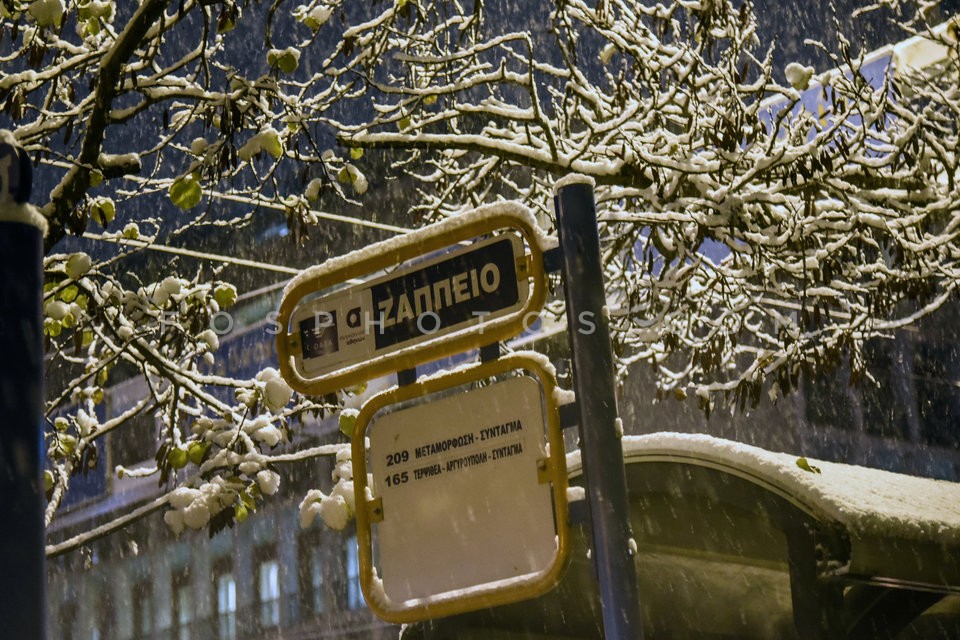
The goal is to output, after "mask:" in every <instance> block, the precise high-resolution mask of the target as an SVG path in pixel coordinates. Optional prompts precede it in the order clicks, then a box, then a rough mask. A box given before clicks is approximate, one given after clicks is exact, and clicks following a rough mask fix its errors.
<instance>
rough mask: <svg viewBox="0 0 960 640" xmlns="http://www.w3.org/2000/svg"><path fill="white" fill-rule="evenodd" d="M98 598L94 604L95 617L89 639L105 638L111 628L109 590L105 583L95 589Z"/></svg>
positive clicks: (111, 613) (105, 639) (104, 639)
mask: <svg viewBox="0 0 960 640" xmlns="http://www.w3.org/2000/svg"><path fill="white" fill-rule="evenodd" d="M97 593H98V597H99V600H97V603H96V605H95V606H94V611H95V612H96V613H95V617H94V620H93V628H92V629H91V631H90V640H107V638H108V637H109V634H110V629H112V628H113V607H112V606H111V602H110V595H109V594H110V591H109V589H108V588H107V586H106V585H105V584H103V585H101V588H100V589H97Z"/></svg>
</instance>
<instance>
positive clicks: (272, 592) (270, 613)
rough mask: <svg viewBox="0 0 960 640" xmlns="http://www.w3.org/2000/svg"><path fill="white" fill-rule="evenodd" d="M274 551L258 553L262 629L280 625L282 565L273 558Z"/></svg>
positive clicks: (258, 583)
mask: <svg viewBox="0 0 960 640" xmlns="http://www.w3.org/2000/svg"><path fill="white" fill-rule="evenodd" d="M271 553H272V550H261V551H259V552H258V553H257V555H258V556H259V557H260V561H259V563H258V564H257V601H258V603H259V605H260V626H261V628H264V629H266V628H269V627H276V626H277V625H279V624H280V563H279V562H277V559H276V558H275V557H271Z"/></svg>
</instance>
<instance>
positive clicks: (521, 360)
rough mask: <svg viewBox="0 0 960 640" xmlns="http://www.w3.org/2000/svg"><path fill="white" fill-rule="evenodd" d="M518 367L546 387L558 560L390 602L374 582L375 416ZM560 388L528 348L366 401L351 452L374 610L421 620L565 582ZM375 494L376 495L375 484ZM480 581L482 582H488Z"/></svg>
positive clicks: (363, 582) (548, 474) (365, 585)
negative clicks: (472, 589) (493, 585)
mask: <svg viewBox="0 0 960 640" xmlns="http://www.w3.org/2000/svg"><path fill="white" fill-rule="evenodd" d="M517 370H524V371H528V372H530V373H532V374H534V376H535V377H536V378H538V379H539V381H540V384H541V385H542V389H543V395H544V404H545V406H546V418H547V424H546V426H547V442H548V443H549V445H550V454H549V457H548V458H547V459H546V468H544V469H541V470H540V480H541V482H542V483H546V482H550V483H552V486H553V504H554V515H555V518H556V526H557V555H556V557H555V558H554V561H553V563H552V564H551V565H550V567H549V568H548V569H547V570H546V571H544V572H543V573H542V574H541V575H540V576H539V577H537V578H536V579H534V580H531V581H529V582H522V583H518V584H514V585H508V586H506V587H501V588H498V589H495V590H490V591H477V592H476V593H472V594H467V595H461V596H459V597H452V598H449V599H445V600H440V601H437V602H433V603H424V602H421V603H418V604H416V605H413V606H407V607H404V608H398V609H394V608H389V606H388V603H386V602H383V601H382V599H381V597H379V596H378V595H376V594H377V593H382V591H379V592H378V591H377V590H376V589H375V586H374V583H375V580H376V575H375V572H374V566H373V531H372V525H373V524H374V523H375V522H377V521H379V520H381V519H382V512H381V509H380V502H379V500H378V499H377V497H376V496H373V497H372V499H371V500H368V499H367V488H368V485H367V458H366V453H367V451H366V433H367V428H368V427H369V426H370V422H371V420H372V419H373V417H374V416H375V415H376V414H377V412H378V411H380V410H381V409H383V408H385V407H387V406H389V405H392V404H397V403H400V402H406V401H408V400H412V399H415V398H418V397H422V396H426V395H428V394H433V393H437V392H440V391H444V390H447V389H452V388H454V387H458V386H462V385H466V384H470V383H471V382H477V381H479V380H483V379H485V378H489V377H492V376H497V375H502V374H504V373H508V372H511V371H517ZM556 388H557V381H556V377H555V375H554V373H553V370H552V367H549V366H545V365H544V363H543V362H542V361H541V359H540V358H536V357H533V356H531V355H529V354H525V353H515V354H511V355H507V356H504V357H502V358H499V359H497V360H493V361H490V362H484V363H480V364H477V365H473V366H470V367H468V368H464V369H460V370H458V371H454V372H451V373H447V374H443V375H441V376H437V377H432V378H425V379H423V380H420V381H417V382H415V383H413V384H410V385H405V386H402V387H394V388H392V389H388V390H387V391H384V392H382V393H380V394H378V395H376V396H374V397H373V398H371V399H370V400H368V401H367V402H366V403H365V404H364V405H363V407H362V408H361V409H360V413H359V415H358V416H357V421H356V425H355V427H354V432H353V436H352V438H351V454H352V459H353V482H354V495H355V496H356V518H357V545H358V547H359V549H358V550H359V553H358V556H359V564H360V587H361V589H362V591H363V595H364V598H365V599H366V601H367V605H368V606H369V607H370V610H371V611H373V613H374V614H376V615H377V616H378V617H380V618H381V619H383V620H385V621H387V622H391V623H397V624H400V623H408V622H419V621H422V620H428V619H431V618H440V617H445V616H450V615H454V614H457V613H465V612H468V611H475V610H477V609H485V608H488V607H495V606H499V605H504V604H510V603H513V602H518V601H520V600H525V599H527V598H533V597H536V596H538V595H541V594H543V593H546V592H547V591H549V590H551V589H553V588H554V587H555V586H556V585H557V584H558V583H559V581H560V576H561V574H562V572H563V569H564V568H565V566H566V562H567V557H568V555H569V550H570V532H569V524H568V522H567V513H568V511H567V462H566V454H565V451H564V444H563V433H562V430H561V428H560V415H559V409H558V406H557V401H556V397H555V394H554V390H555V389H556ZM370 494H371V496H372V490H371V491H370ZM477 586H478V587H482V586H483V585H477ZM438 595H439V594H438Z"/></svg>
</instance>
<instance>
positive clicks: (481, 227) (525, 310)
mask: <svg viewBox="0 0 960 640" xmlns="http://www.w3.org/2000/svg"><path fill="white" fill-rule="evenodd" d="M497 231H512V232H514V233H518V234H519V235H520V236H521V237H522V238H523V240H524V241H525V244H526V246H527V247H529V249H530V253H529V254H527V255H526V256H524V257H521V258H520V260H522V261H523V263H524V266H523V268H522V269H518V270H517V271H518V273H517V275H518V278H529V279H532V281H533V287H532V288H531V290H530V293H529V296H528V298H527V300H526V302H525V303H524V304H523V306H522V308H520V309H519V310H517V311H513V312H511V313H509V314H507V315H505V316H503V317H499V318H495V319H492V320H489V321H487V322H484V323H483V324H482V327H483V330H482V331H477V330H475V327H465V328H463V329H460V330H457V331H455V332H453V333H450V334H446V335H443V336H437V337H436V338H434V339H430V340H427V341H424V342H422V343H419V344H417V345H412V346H410V347H404V348H401V349H399V350H398V351H396V352H393V353H384V354H382V355H379V356H376V357H374V358H371V359H368V360H364V361H361V362H354V363H345V364H344V365H343V367H342V368H340V369H338V370H336V371H333V372H330V373H326V374H323V375H319V376H317V377H313V378H309V377H304V375H303V374H302V373H301V372H300V371H298V370H297V367H296V366H295V356H296V351H297V350H299V349H300V347H301V345H300V337H299V335H297V332H296V331H291V320H292V318H293V315H294V313H295V312H296V310H297V308H298V306H299V305H300V304H301V303H302V302H303V301H304V300H305V299H306V298H307V297H308V296H310V295H311V294H314V293H318V292H323V291H328V290H331V291H332V290H333V289H334V288H335V287H336V286H337V285H340V284H342V283H344V282H348V281H351V280H354V279H356V278H363V277H370V276H371V275H372V274H375V273H378V272H381V271H386V270H389V269H392V268H394V267H396V266H398V265H402V264H404V263H407V262H409V261H411V260H413V259H415V258H418V257H420V256H423V255H426V254H430V253H432V252H435V251H440V250H442V249H445V248H448V247H453V246H455V245H458V244H460V243H465V242H469V241H471V240H473V239H476V238H480V237H482V236H485V235H489V234H493V233H495V232H497ZM544 244H545V238H544V235H543V232H542V231H541V230H540V229H539V227H537V225H536V220H535V219H534V217H533V215H532V214H531V213H530V211H529V210H528V209H527V208H526V207H524V206H522V205H520V204H519V203H515V202H503V203H496V204H495V205H488V206H485V207H480V208H478V209H476V210H474V211H471V212H469V213H466V214H463V215H460V216H457V217H456V218H451V219H449V220H446V221H443V222H440V223H436V224H434V225H430V226H428V227H424V228H422V229H418V230H417V231H414V232H411V233H409V234H406V235H403V236H397V237H395V238H391V239H389V240H386V241H384V242H381V243H378V244H376V245H372V246H370V247H367V248H366V249H365V250H363V251H360V252H356V253H355V254H348V255H346V256H341V257H338V258H333V259H331V260H328V261H327V262H325V263H324V264H322V265H320V266H318V267H314V268H313V269H309V270H307V271H305V272H304V273H303V274H301V275H300V276H297V277H296V278H294V280H292V281H291V282H290V284H289V285H287V289H286V290H285V292H284V296H283V300H282V301H281V303H280V308H279V311H278V315H277V322H278V323H279V324H280V326H281V327H282V329H281V330H280V331H279V332H278V334H277V338H276V347H277V355H278V359H279V365H280V374H281V376H282V377H283V378H284V380H286V381H287V383H288V384H289V385H290V386H291V387H293V388H294V389H295V390H297V391H299V392H301V393H305V394H310V395H323V394H326V393H331V392H333V391H337V390H339V389H343V388H346V387H350V386H355V385H357V384H360V383H362V382H364V381H366V380H370V379H373V378H376V377H378V376H382V375H386V374H389V373H393V372H395V371H401V370H404V369H411V368H413V367H416V366H417V365H419V364H423V363H426V362H432V361H434V360H439V359H440V358H443V357H445V356H448V355H452V354H456V353H462V352H464V351H469V350H471V349H477V348H479V347H481V346H483V345H486V344H491V343H493V342H499V341H503V340H507V339H509V338H511V337H513V336H516V335H519V334H521V333H522V332H523V329H524V328H525V324H524V323H525V321H528V320H529V314H530V313H537V312H539V311H540V310H541V309H542V308H543V305H544V302H545V301H546V295H547V278H546V274H545V272H544V267H543V247H544Z"/></svg>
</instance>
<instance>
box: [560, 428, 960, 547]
mask: <svg viewBox="0 0 960 640" xmlns="http://www.w3.org/2000/svg"><path fill="white" fill-rule="evenodd" d="M623 451H624V458H625V460H626V462H627V464H628V465H629V464H630V463H631V462H638V461H640V460H642V459H643V458H650V457H656V458H658V459H671V460H676V461H677V462H683V461H684V460H687V461H690V462H693V463H697V462H699V463H707V464H711V465H716V466H718V467H722V468H726V469H728V470H730V471H731V472H734V473H738V474H740V475H744V476H746V477H748V478H750V479H752V480H753V481H755V482H757V481H758V482H761V483H763V484H766V485H768V486H769V487H770V488H771V489H773V490H775V491H777V492H778V493H782V494H783V495H784V497H787V498H788V499H790V500H791V501H792V502H795V503H798V504H799V505H800V506H801V507H802V508H804V509H805V510H806V511H808V512H810V513H811V514H813V515H814V516H816V517H818V518H821V519H822V518H829V519H831V520H834V521H836V522H838V523H839V524H841V525H843V526H844V527H845V528H846V529H847V531H848V532H849V533H850V534H851V535H853V536H856V537H883V538H897V539H905V540H914V541H930V542H938V543H944V544H960V483H955V482H947V481H944V480H933V479H930V478H920V477H916V476H908V475H904V474H900V473H893V472H890V471H882V470H879V469H871V468H867V467H860V466H854V465H848V464H841V463H836V462H826V461H820V460H814V459H812V458H810V459H806V465H804V466H807V467H808V468H809V469H812V470H806V469H804V468H803V467H801V466H800V465H803V464H804V462H803V460H801V458H799V457H798V456H796V455H791V454H787V453H775V452H772V451H766V450H764V449H761V448H759V447H754V446H751V445H747V444H742V443H739V442H733V441H730V440H723V439H720V438H715V437H712V436H707V435H700V434H682V433H654V434H649V435H641V436H625V437H624V438H623ZM579 463H580V461H579V456H578V455H576V454H573V455H572V459H571V460H570V461H569V462H568V464H569V465H570V467H579ZM816 470H819V472H817V471H816Z"/></svg>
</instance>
